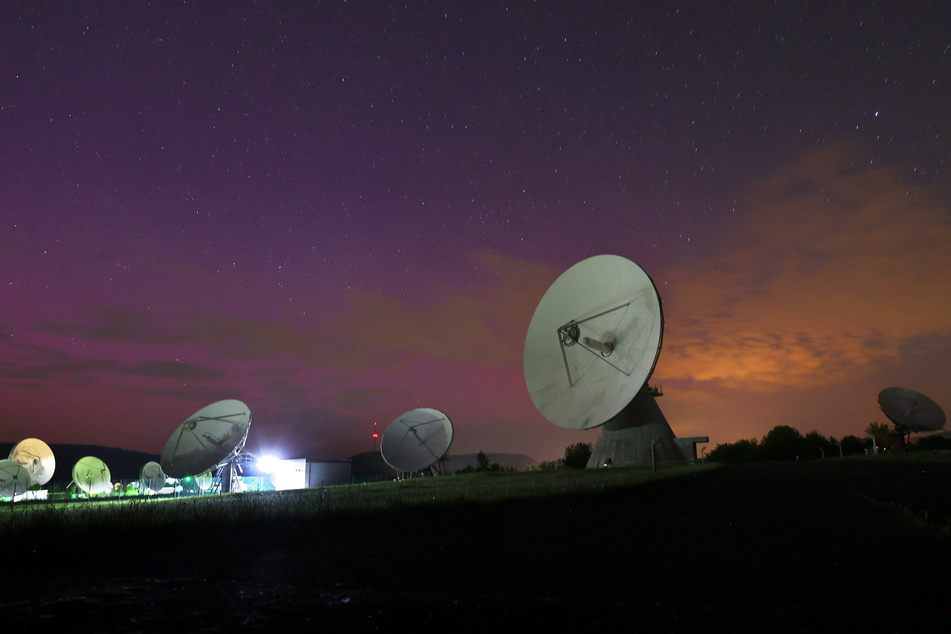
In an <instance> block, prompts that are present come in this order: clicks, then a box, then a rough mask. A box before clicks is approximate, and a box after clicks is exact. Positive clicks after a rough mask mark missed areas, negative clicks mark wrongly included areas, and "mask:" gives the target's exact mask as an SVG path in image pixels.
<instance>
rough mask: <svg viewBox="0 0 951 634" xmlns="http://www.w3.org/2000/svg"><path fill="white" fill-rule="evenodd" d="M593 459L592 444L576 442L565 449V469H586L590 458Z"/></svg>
mask: <svg viewBox="0 0 951 634" xmlns="http://www.w3.org/2000/svg"><path fill="white" fill-rule="evenodd" d="M590 457H591V443H589V442H576V443H575V444H573V445H568V446H567V447H566V448H565V458H564V463H565V467H567V468H569V469H584V468H585V467H586V466H588V458H590Z"/></svg>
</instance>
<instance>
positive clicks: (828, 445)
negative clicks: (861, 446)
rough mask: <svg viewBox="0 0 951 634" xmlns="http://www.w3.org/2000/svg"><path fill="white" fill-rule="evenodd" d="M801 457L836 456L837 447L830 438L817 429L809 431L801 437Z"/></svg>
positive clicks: (811, 458)
mask: <svg viewBox="0 0 951 634" xmlns="http://www.w3.org/2000/svg"><path fill="white" fill-rule="evenodd" d="M802 450H803V451H802V459H803V460H814V459H816V458H833V457H838V455H839V448H838V447H837V446H836V444H835V443H834V442H833V441H832V439H830V438H826V437H825V436H823V435H822V434H820V433H819V432H818V431H815V430H813V431H811V432H809V433H808V434H806V435H805V436H804V437H803V439H802Z"/></svg>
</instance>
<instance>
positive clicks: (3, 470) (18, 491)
mask: <svg viewBox="0 0 951 634" xmlns="http://www.w3.org/2000/svg"><path fill="white" fill-rule="evenodd" d="M32 484H33V481H32V480H31V479H30V472H29V471H28V470H27V469H26V468H24V466H23V465H21V464H20V463H19V462H16V461H15V460H9V459H7V460H0V498H13V497H16V496H18V495H22V494H24V493H26V492H27V491H28V490H29V488H30V486H31V485H32Z"/></svg>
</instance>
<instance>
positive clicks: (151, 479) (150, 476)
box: [139, 460, 165, 493]
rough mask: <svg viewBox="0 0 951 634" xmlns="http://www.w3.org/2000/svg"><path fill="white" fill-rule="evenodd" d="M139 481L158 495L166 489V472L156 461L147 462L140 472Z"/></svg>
mask: <svg viewBox="0 0 951 634" xmlns="http://www.w3.org/2000/svg"><path fill="white" fill-rule="evenodd" d="M139 481H140V482H141V483H142V486H143V487H145V488H146V489H148V490H149V491H152V492H153V493H158V492H159V491H161V490H162V489H163V488H165V472H164V471H162V465H160V464H159V463H157V462H155V461H154V460H152V461H149V462H146V463H145V464H144V465H143V466H142V469H141V470H140V471H139Z"/></svg>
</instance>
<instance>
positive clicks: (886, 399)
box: [878, 387, 947, 433]
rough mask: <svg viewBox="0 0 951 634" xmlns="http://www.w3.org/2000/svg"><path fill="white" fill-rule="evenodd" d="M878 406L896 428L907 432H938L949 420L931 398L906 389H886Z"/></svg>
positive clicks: (880, 397) (879, 399)
mask: <svg viewBox="0 0 951 634" xmlns="http://www.w3.org/2000/svg"><path fill="white" fill-rule="evenodd" d="M878 406H879V407H881V408H882V411H883V412H884V413H885V416H887V417H888V419H889V420H891V421H892V422H893V423H895V426H896V427H897V428H898V429H899V430H900V431H902V432H903V433H904V432H907V431H919V432H920V431H937V430H939V429H941V428H942V427H944V424H945V423H946V422H947V418H946V417H945V415H944V411H943V410H942V409H941V407H940V406H939V405H938V404H937V403H935V402H934V401H932V400H931V399H930V398H928V397H927V396H925V395H924V394H921V393H920V392H916V391H914V390H909V389H908V388H904V387H886V388H885V389H884V390H882V391H881V392H879V393H878Z"/></svg>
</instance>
